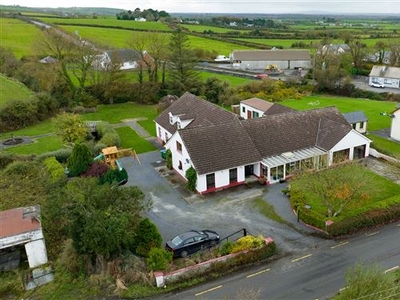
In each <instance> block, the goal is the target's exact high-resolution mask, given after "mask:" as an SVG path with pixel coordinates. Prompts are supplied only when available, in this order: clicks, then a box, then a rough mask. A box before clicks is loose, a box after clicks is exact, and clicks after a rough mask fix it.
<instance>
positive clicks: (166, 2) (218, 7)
mask: <svg viewBox="0 0 400 300" xmlns="http://www.w3.org/2000/svg"><path fill="white" fill-rule="evenodd" d="M1 4H3V5H20V6H28V7H74V6H76V7H110V8H120V9H124V10H134V9H135V8H140V9H141V10H144V9H148V8H152V9H154V10H159V11H160V10H165V11H166V12H169V13H176V12H199V13H201V12H208V13H224V12H225V13H235V12H236V13H265V14H268V13H307V12H325V13H390V14H400V0H391V1H389V0H383V1H380V0H363V1H360V0H338V1H334V0H307V1H302V0H291V1H285V0H283V1H276V0H274V1H270V0H259V1H245V0H243V1H238V0H200V1H197V0H186V1H183V0H147V1H143V0H139V1H133V0H115V1H111V0H1Z"/></svg>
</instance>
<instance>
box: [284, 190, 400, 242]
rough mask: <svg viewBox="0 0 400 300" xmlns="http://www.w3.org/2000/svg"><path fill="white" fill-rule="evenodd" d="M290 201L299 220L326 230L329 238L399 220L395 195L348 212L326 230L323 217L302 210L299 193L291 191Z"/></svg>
mask: <svg viewBox="0 0 400 300" xmlns="http://www.w3.org/2000/svg"><path fill="white" fill-rule="evenodd" d="M290 201H291V205H292V207H293V208H294V209H295V210H296V211H297V209H299V214H300V215H299V218H300V219H301V220H302V221H303V222H304V223H306V224H308V225H311V226H314V227H317V228H320V229H322V230H326V229H327V230H328V234H329V235H330V236H340V235H345V234H351V233H354V232H356V231H358V230H362V229H366V228H371V227H375V226H378V225H380V224H386V223H389V222H392V221H394V220H398V219H400V195H396V196H393V197H390V198H387V199H385V200H384V201H380V202H377V203H373V204H371V205H368V206H364V207H360V208H358V209H355V210H352V211H351V212H349V214H350V216H348V217H347V218H345V219H339V220H338V221H336V222H334V223H333V224H332V225H331V226H329V227H328V228H326V227H325V219H326V218H325V216H321V214H319V213H317V212H315V211H313V210H312V209H304V208H303V207H304V205H305V201H304V197H303V196H302V195H301V194H300V193H295V192H293V191H291V194H290Z"/></svg>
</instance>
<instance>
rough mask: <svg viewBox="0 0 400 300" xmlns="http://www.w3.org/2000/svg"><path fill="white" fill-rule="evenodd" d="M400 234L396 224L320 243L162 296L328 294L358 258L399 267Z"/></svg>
mask: <svg viewBox="0 0 400 300" xmlns="http://www.w3.org/2000/svg"><path fill="white" fill-rule="evenodd" d="M399 235H400V223H397V224H391V225H389V226H386V227H382V228H379V229H375V230H372V231H368V232H365V233H363V234H359V235H357V236H354V237H352V238H351V239H348V240H342V241H337V242H335V241H325V242H324V243H321V244H320V246H319V247H318V248H315V249H310V250H309V251H304V252H303V253H298V254H296V255H291V256H289V257H285V258H283V259H281V260H277V261H274V262H272V263H268V264H264V265H260V266H257V267H255V268H252V269H249V270H246V271H245V272H240V273H237V274H233V275H230V276H226V277H224V278H221V279H219V280H215V281H213V282H208V283H206V284H203V285H199V286H196V287H194V288H192V289H189V290H186V291H183V292H178V293H173V294H170V295H164V296H160V297H158V299H209V300H211V299H238V298H239V297H238V295H240V294H243V293H244V291H246V292H247V293H250V292H253V293H256V294H257V296H258V297H257V298H255V299H288V300H292V299H296V300H303V299H304V300H312V299H329V298H330V297H332V296H334V295H335V294H337V293H338V292H339V290H340V289H342V288H344V287H345V274H346V271H347V270H348V269H349V268H350V267H352V266H354V265H355V264H357V263H361V264H363V265H367V266H371V265H376V264H377V265H379V266H380V267H382V268H383V270H385V271H386V272H392V271H394V270H397V269H399V268H400V266H399V265H400V239H399ZM240 299H248V298H243V297H242V298H240Z"/></svg>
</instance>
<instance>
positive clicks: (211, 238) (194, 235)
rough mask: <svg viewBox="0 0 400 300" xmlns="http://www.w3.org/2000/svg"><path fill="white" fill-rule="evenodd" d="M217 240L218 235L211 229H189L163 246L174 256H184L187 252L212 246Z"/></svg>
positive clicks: (190, 252)
mask: <svg viewBox="0 0 400 300" xmlns="http://www.w3.org/2000/svg"><path fill="white" fill-rule="evenodd" d="M218 242H219V235H218V233H216V232H215V231H212V230H200V231H197V230H190V231H188V232H185V233H182V234H180V235H177V236H176V237H174V238H173V239H171V240H169V241H167V244H166V246H165V248H166V249H167V250H169V251H171V252H173V253H174V257H186V256H188V255H189V254H192V253H195V252H197V251H200V250H203V249H205V248H209V247H212V246H214V245H216V244H218Z"/></svg>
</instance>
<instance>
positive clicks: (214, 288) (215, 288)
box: [194, 285, 222, 297]
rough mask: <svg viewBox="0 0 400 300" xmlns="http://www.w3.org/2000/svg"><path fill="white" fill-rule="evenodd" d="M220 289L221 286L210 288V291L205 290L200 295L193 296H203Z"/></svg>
mask: <svg viewBox="0 0 400 300" xmlns="http://www.w3.org/2000/svg"><path fill="white" fill-rule="evenodd" d="M220 288H222V285H219V286H216V287H213V288H211V289H209V290H206V291H204V292H200V293H197V294H194V295H195V296H196V297H197V296H200V295H203V294H205V293H208V292H212V291H215V290H217V289H220Z"/></svg>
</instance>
